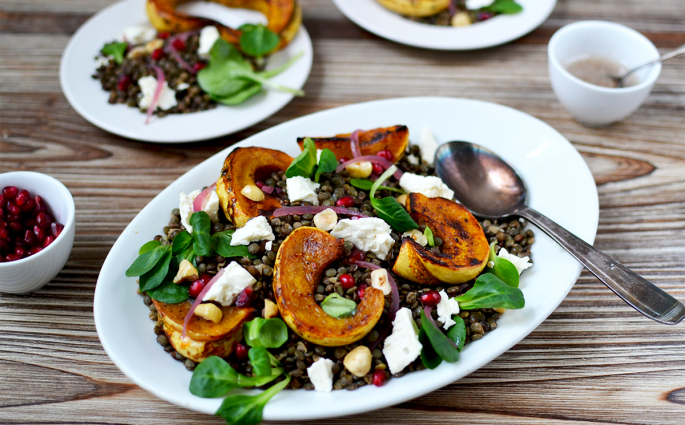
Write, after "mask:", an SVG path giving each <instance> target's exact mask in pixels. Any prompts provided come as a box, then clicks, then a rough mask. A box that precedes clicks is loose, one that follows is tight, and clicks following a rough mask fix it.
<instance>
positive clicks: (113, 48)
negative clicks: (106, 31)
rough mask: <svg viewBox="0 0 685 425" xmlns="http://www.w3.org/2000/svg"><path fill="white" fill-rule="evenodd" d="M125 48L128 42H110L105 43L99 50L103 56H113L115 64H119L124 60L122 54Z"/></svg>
mask: <svg viewBox="0 0 685 425" xmlns="http://www.w3.org/2000/svg"><path fill="white" fill-rule="evenodd" d="M126 49H128V43H126V42H121V43H119V42H116V41H115V42H112V43H107V44H105V46H104V47H103V48H102V50H100V52H102V54H103V55H105V56H112V57H113V58H114V62H116V63H117V64H121V63H122V62H123V61H124V55H125V54H126Z"/></svg>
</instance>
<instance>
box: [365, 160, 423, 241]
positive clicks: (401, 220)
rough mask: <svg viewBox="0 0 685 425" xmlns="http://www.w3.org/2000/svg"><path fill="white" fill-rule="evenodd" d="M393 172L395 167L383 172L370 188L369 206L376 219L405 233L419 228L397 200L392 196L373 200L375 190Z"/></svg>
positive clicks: (395, 169)
mask: <svg viewBox="0 0 685 425" xmlns="http://www.w3.org/2000/svg"><path fill="white" fill-rule="evenodd" d="M395 171H397V167H395V166H394V165H393V166H392V167H390V168H388V169H387V170H385V172H384V173H383V174H381V176H380V177H379V178H378V180H376V181H375V183H374V184H373V186H371V191H370V192H369V196H370V198H371V205H372V206H373V207H374V209H375V210H376V214H377V215H378V218H380V219H382V220H383V221H385V222H386V223H388V224H389V225H390V226H392V228H393V229H395V230H397V231H398V232H407V231H409V230H412V229H417V228H418V227H419V225H418V224H416V222H415V221H414V219H412V218H411V216H410V215H409V213H408V212H407V210H406V209H404V207H403V206H402V205H400V203H399V202H397V200H396V199H395V198H393V197H392V196H387V197H385V198H383V199H376V198H374V195H375V194H376V190H378V188H379V187H380V186H381V184H382V183H383V182H384V181H386V180H387V179H388V178H389V177H390V176H391V175H392V174H393V173H394V172H395Z"/></svg>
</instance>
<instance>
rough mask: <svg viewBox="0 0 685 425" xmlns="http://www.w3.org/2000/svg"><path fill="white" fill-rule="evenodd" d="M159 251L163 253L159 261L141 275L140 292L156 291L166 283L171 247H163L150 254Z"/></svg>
mask: <svg viewBox="0 0 685 425" xmlns="http://www.w3.org/2000/svg"><path fill="white" fill-rule="evenodd" d="M157 250H159V251H160V252H162V254H161V257H160V259H159V261H158V262H157V263H156V264H155V266H154V267H152V268H151V269H150V270H149V271H147V272H145V273H144V274H142V275H140V279H139V281H138V285H139V288H140V292H145V291H149V290H151V289H155V288H156V287H158V286H159V285H160V284H161V283H162V281H164V278H165V277H166V275H167V273H169V263H170V262H171V246H169V245H161V246H159V247H157V248H155V249H153V250H152V251H150V252H154V251H157ZM146 254H147V253H146ZM146 254H143V255H146ZM134 264H135V263H134Z"/></svg>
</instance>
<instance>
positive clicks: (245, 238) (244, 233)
mask: <svg viewBox="0 0 685 425" xmlns="http://www.w3.org/2000/svg"><path fill="white" fill-rule="evenodd" d="M275 239H276V237H275V236H274V232H273V231H272V230H271V225H270V224H269V222H268V221H267V219H266V217H264V216H261V215H260V216H259V217H255V218H251V219H250V221H248V222H247V223H245V225H244V226H243V227H241V228H240V229H238V230H236V231H235V233H233V237H232V238H231V246H238V245H249V244H250V243H252V242H258V241H263V240H267V241H273V240H275Z"/></svg>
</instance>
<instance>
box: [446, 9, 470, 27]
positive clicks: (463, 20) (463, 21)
mask: <svg viewBox="0 0 685 425" xmlns="http://www.w3.org/2000/svg"><path fill="white" fill-rule="evenodd" d="M450 24H452V26H453V27H465V26H467V25H471V17H470V16H469V14H468V13H466V12H459V13H457V14H455V15H454V16H452V20H451V21H450Z"/></svg>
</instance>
